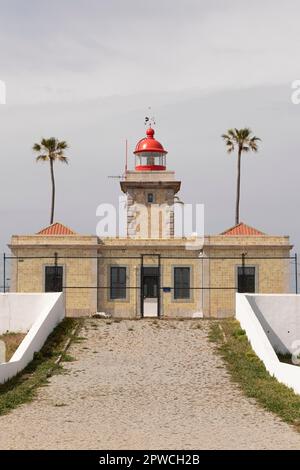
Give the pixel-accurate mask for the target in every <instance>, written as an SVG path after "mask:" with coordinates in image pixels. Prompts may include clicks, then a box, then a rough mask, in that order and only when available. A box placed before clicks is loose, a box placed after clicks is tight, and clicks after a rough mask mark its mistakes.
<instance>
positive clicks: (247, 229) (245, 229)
mask: <svg viewBox="0 0 300 470" xmlns="http://www.w3.org/2000/svg"><path fill="white" fill-rule="evenodd" d="M239 228H240V229H241V230H240V231H239ZM231 232H232V233H231ZM234 232H236V233H234ZM220 235H265V233H264V232H262V231H261V230H258V229H257V228H255V227H252V226H251V225H248V224H245V222H239V223H238V224H236V225H233V226H232V227H230V228H228V229H227V230H225V231H224V232H222V233H221V234H220Z"/></svg>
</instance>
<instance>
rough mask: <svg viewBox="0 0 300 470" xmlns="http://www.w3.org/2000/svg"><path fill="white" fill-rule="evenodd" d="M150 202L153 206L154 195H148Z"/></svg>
mask: <svg viewBox="0 0 300 470" xmlns="http://www.w3.org/2000/svg"><path fill="white" fill-rule="evenodd" d="M148 202H149V203H150V204H151V203H152V202H154V196H153V194H152V193H148Z"/></svg>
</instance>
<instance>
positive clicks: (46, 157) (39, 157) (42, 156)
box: [36, 155, 49, 162]
mask: <svg viewBox="0 0 300 470" xmlns="http://www.w3.org/2000/svg"><path fill="white" fill-rule="evenodd" d="M47 160H49V157H48V155H38V156H37V157H36V161H37V162H40V161H42V162H46V161H47Z"/></svg>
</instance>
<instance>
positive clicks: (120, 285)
mask: <svg viewBox="0 0 300 470" xmlns="http://www.w3.org/2000/svg"><path fill="white" fill-rule="evenodd" d="M115 269H116V270H118V271H119V272H120V271H121V270H124V271H125V280H124V282H123V283H120V281H119V282H118V281H117V282H116V284H118V285H117V286H114V285H113V279H112V276H113V270H115ZM119 277H120V274H118V277H117V279H119ZM109 281H110V285H109V300H111V301H124V300H127V266H118V265H113V266H110V267H109ZM122 289H124V293H123V294H124V295H120V292H121V291H122ZM114 291H116V292H117V293H116V295H115V296H114V295H113V292H114Z"/></svg>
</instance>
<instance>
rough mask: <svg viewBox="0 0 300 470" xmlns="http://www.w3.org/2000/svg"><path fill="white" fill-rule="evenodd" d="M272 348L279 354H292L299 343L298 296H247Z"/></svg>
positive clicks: (299, 296) (299, 306) (299, 298)
mask: <svg viewBox="0 0 300 470" xmlns="http://www.w3.org/2000/svg"><path fill="white" fill-rule="evenodd" d="M247 298H248V301H249V303H250V305H251V307H252V309H253V310H254V313H255V315H256V316H257V318H258V319H259V321H260V323H261V325H262V327H263V329H264V332H265V333H266V335H267V336H268V338H269V340H270V342H271V344H272V346H273V348H274V349H275V351H276V352H278V353H281V354H288V353H291V354H292V353H293V352H294V351H295V344H296V342H297V341H298V342H299V341H300V295H295V294H289V295H286V294H284V295H282V294H276V295H274V294H264V295H255V294H252V295H248V296H247Z"/></svg>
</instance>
